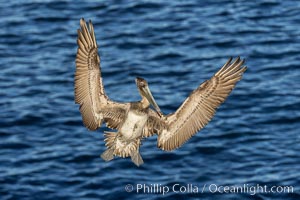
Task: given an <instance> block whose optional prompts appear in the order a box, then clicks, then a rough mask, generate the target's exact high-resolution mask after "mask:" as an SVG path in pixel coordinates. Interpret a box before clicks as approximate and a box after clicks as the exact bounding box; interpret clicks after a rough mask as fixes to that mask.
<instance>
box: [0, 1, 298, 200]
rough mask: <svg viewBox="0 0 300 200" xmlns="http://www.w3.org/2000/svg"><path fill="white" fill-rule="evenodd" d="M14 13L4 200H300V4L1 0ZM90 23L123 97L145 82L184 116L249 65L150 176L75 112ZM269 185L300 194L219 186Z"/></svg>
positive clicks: (4, 49)
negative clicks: (84, 26) (196, 97)
mask: <svg viewBox="0 0 300 200" xmlns="http://www.w3.org/2000/svg"><path fill="white" fill-rule="evenodd" d="M0 17H1V18H0V27H1V28H0V61H1V62H0V108H1V112H0V199H3V200H9V199H11V200H12V199H21V200H24V199H25V200H26V199H30V200H31V199H37V200H42V199H43V200H44V199H49V200H50V199H51V200H53V199H55V200H58V199H63V200H68V199H83V200H90V199H158V198H170V199H183V198H199V199H300V155H299V152H300V134H299V129H300V123H299V122H300V109H299V108H300V2H299V1H293V0H286V1H280V0H277V1H276V0H262V1H246V0H245V1H243V0H238V1H226V0H224V1H223V0H222V1H221V0H217V1H214V0H211V1H197V0H186V1H159V0H153V1H80V2H79V1H71V0H66V1H60V0H56V1H55V0H53V1H51V0H47V1H44V0H32V1H30V0H27V1H25V0H22V1H16V0H14V1H5V2H4V1H1V3H0ZM81 17H84V18H85V19H92V20H93V23H94V28H95V32H96V37H97V41H98V44H99V51H100V55H101V65H102V76H103V79H104V84H105V88H106V92H107V94H108V96H109V97H110V98H111V99H113V100H116V101H121V102H126V101H138V100H139V98H140V96H139V94H138V91H137V89H136V86H135V82H134V79H135V77H136V76H141V77H143V78H145V79H146V80H147V81H148V82H149V85H150V88H151V90H152V93H153V94H154V96H155V98H156V99H157V102H158V104H159V105H160V107H161V108H162V111H163V112H164V113H171V112H174V111H175V110H176V109H177V108H178V106H180V104H181V103H182V102H183V101H184V99H185V98H186V97H187V96H188V95H189V94H190V92H191V91H192V90H193V89H195V88H197V86H198V85H199V84H200V83H202V82H203V81H204V80H206V79H209V78H210V77H211V76H212V75H213V73H214V72H216V71H217V70H218V69H219V67H221V66H222V65H223V64H224V63H225V62H226V60H227V59H228V58H229V57H230V56H233V57H236V56H241V57H242V58H245V59H246V64H247V66H248V70H247V71H246V73H245V75H244V77H243V79H242V81H240V82H239V83H238V85H237V87H236V88H235V89H234V91H233V93H232V94H231V95H230V97H229V98H228V99H227V100H226V102H225V103H224V104H223V105H222V106H221V107H220V109H219V110H218V112H217V114H216V116H215V117H214V119H213V120H212V121H211V123H210V124H209V125H208V126H206V127H205V128H204V129H203V130H202V131H201V132H199V133H198V134H196V135H195V136H194V137H193V138H192V139H190V140H189V141H188V142H187V143H186V144H184V145H183V146H182V147H181V148H179V149H177V150H175V151H173V152H163V151H161V150H160V149H158V148H157V147H156V139H157V138H156V137H152V138H149V139H146V140H144V141H143V145H142V147H141V154H142V156H143V158H144V161H145V164H144V165H142V166H141V167H136V166H135V165H134V164H133V163H132V162H131V161H130V159H129V158H128V159H121V158H117V159H115V160H113V161H111V162H107V163H106V162H104V161H103V160H102V159H101V158H100V157H99V155H100V154H101V153H102V152H103V151H104V150H105V146H104V141H103V131H104V130H107V129H106V128H105V127H102V128H100V129H98V130H97V131H96V132H90V131H88V130H87V129H86V128H85V127H84V126H83V124H82V120H81V115H80V113H79V110H78V105H76V104H75V103H74V92H73V89H74V71H75V56H76V49H77V44H76V38H77V33H76V31H77V29H78V28H79V20H80V18H81ZM127 184H131V185H132V188H131V189H133V191H132V192H126V190H125V186H126V185H127ZM143 184H145V187H144V185H143ZM155 184H157V186H158V188H162V187H163V186H166V187H168V188H169V189H170V191H169V192H168V193H165V194H164V195H163V194H162V193H161V192H159V191H158V192H157V191H156V192H155V191H153V189H154V188H155V187H154V186H155ZM175 184H179V186H180V187H181V186H183V189H182V190H184V188H186V191H185V192H178V189H179V188H177V189H176V190H177V191H172V187H173V186H174V185H175ZM191 184H192V185H193V186H195V187H198V188H199V191H198V193H196V192H193V191H192V192H191V191H188V189H187V188H188V187H189V186H188V185H191ZM247 184H248V185H247ZM257 184H259V185H262V186H264V185H266V186H267V187H268V188H269V189H270V187H272V186H282V187H283V186H292V187H293V192H286V191H285V192H274V193H272V192H270V193H268V192H259V193H257V194H253V193H251V192H249V191H248V192H238V193H232V192H231V193H220V192H213V191H210V190H209V187H210V186H211V185H218V186H243V185H245V186H247V187H248V186H249V187H250V186H256V185H257ZM141 185H142V186H143V187H144V189H145V190H143V189H141V190H138V189H137V187H140V186H141ZM146 186H148V189H147V188H146ZM204 186H205V188H204ZM128 187H129V188H130V187H131V186H130V185H129V186H128ZM176 187H177V186H176ZM195 187H194V188H195ZM203 188H204V190H203V191H202V189H203ZM127 189H128V188H127ZM150 189H152V192H151V191H150ZM210 189H213V188H210Z"/></svg>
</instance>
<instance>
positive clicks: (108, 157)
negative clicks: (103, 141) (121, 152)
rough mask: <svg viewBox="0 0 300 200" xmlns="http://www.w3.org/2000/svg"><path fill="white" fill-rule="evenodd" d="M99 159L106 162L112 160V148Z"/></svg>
mask: <svg viewBox="0 0 300 200" xmlns="http://www.w3.org/2000/svg"><path fill="white" fill-rule="evenodd" d="M101 158H102V159H103V160H105V161H106V162H108V161H111V160H112V159H114V150H113V149H112V148H109V149H107V150H106V151H104V152H103V153H102V154H101Z"/></svg>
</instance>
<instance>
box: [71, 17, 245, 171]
mask: <svg viewBox="0 0 300 200" xmlns="http://www.w3.org/2000/svg"><path fill="white" fill-rule="evenodd" d="M80 27H81V29H79V30H78V40H77V43H78V51H77V57H76V73H75V102H76V103H78V104H80V112H81V114H82V119H83V123H84V125H85V126H86V127H87V128H88V129H89V130H96V129H97V128H99V127H100V126H101V125H102V123H103V122H105V123H106V125H107V126H108V127H109V128H112V129H117V130H118V131H117V132H106V133H105V142H106V146H107V148H108V149H107V150H106V151H105V152H104V153H103V154H102V158H103V159H104V160H106V161H108V160H111V159H113V158H114V156H120V157H128V156H131V158H132V161H133V162H134V163H135V164H136V165H140V164H142V163H143V160H142V158H141V156H140V154H139V147H140V145H141V139H142V138H145V137H149V136H152V135H154V134H157V135H158V147H159V148H161V149H162V150H166V151H171V150H173V149H176V148H178V147H180V146H181V145H182V144H183V143H184V142H186V141H187V140H188V139H189V138H191V137H192V136H193V135H194V134H196V133H197V132H198V131H199V130H200V129H202V128H203V127H204V126H205V125H206V124H207V123H208V122H209V121H210V120H211V119H212V118H213V116H214V114H215V112H216V109H217V108H218V107H219V106H220V104H221V103H223V102H224V101H225V99H226V98H227V96H228V95H229V94H230V92H231V91H232V89H233V88H234V86H235V85H236V83H237V82H238V81H239V80H240V79H241V78H242V74H243V73H244V71H245V70H246V67H243V65H244V60H241V59H240V58H237V59H236V60H235V61H233V62H232V59H231V58H230V59H229V60H228V61H227V62H226V63H225V64H224V66H223V67H222V68H221V69H220V70H219V71H218V72H217V73H215V74H214V75H213V76H212V78H211V79H210V80H207V81H205V82H203V83H202V84H201V85H200V86H199V87H198V88H197V89H196V90H194V91H193V92H192V93H191V94H190V96H189V97H188V98H187V99H186V100H185V101H184V102H183V103H182V105H181V106H180V107H179V108H178V109H177V111H176V112H174V113H171V114H169V115H163V114H162V113H161V111H160V109H159V107H158V105H157V104H156V102H155V100H154V98H153V96H152V94H151V92H150V90H149V87H148V84H147V82H146V81H145V80H144V79H142V78H137V79H136V84H137V87H138V89H139V92H140V95H141V96H142V100H141V101H139V102H131V103H118V102H115V101H112V100H110V99H109V98H108V97H107V96H106V94H105V91H104V87H103V83H102V77H101V70H100V57H99V55H98V47H97V43H96V38H95V34H94V28H93V25H92V23H91V22H89V27H87V25H86V22H85V21H84V20H83V19H81V20H80ZM150 105H152V106H153V107H154V109H155V111H154V110H152V109H151V108H149V107H150Z"/></svg>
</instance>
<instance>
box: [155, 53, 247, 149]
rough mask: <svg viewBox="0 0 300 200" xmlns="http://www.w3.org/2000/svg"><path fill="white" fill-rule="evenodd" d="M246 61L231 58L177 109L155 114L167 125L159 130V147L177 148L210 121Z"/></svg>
mask: <svg viewBox="0 0 300 200" xmlns="http://www.w3.org/2000/svg"><path fill="white" fill-rule="evenodd" d="M243 64H244V60H240V58H237V59H236V60H235V61H234V62H232V63H231V59H229V60H228V61H227V63H226V64H224V66H223V67H222V68H221V69H220V70H219V71H218V72H217V73H216V74H215V75H214V76H213V77H212V78H211V79H210V80H207V81H205V82H203V83H202V84H201V85H200V86H199V87H198V88H197V89H196V90H194V91H193V92H192V93H191V95H190V96H189V97H188V98H187V99H186V100H185V101H184V102H183V103H182V105H181V106H180V107H179V108H178V110H177V111H176V112H175V113H173V114H170V115H167V116H166V117H165V118H161V119H159V118H157V117H155V118H154V119H156V121H161V122H164V124H165V126H166V128H164V129H159V130H158V131H157V133H158V147H160V148H162V149H163V150H166V151H170V150H173V149H176V148H178V147H180V146H181V145H182V144H183V143H184V142H186V141H187V140H188V139H189V138H191V137H192V136H193V135H194V134H196V133H197V132H198V131H199V130H200V129H202V128H203V127H204V126H205V125H206V124H208V122H209V121H210V120H211V119H212V118H213V116H214V114H215V112H216V109H217V108H218V107H219V106H220V104H221V103H223V102H224V101H225V99H226V98H227V96H228V95H229V94H230V92H231V91H232V89H233V88H234V86H235V84H236V83H237V82H238V81H239V80H240V79H241V78H242V75H243V72H244V71H245V70H246V67H242V66H243ZM157 123H158V122H156V123H152V124H157ZM152 127H153V126H152ZM156 127H157V126H156Z"/></svg>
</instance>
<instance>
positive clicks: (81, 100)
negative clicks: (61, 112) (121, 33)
mask: <svg viewBox="0 0 300 200" xmlns="http://www.w3.org/2000/svg"><path fill="white" fill-rule="evenodd" d="M77 44H78V50H77V56H76V72H75V103H77V104H80V112H81V115H82V120H83V123H84V125H85V126H86V127H87V128H88V129H89V130H96V129H97V128H98V127H100V126H101V125H102V122H103V121H105V122H106V123H107V124H108V125H110V126H111V127H118V126H119V124H120V123H121V122H122V119H123V118H124V117H125V114H126V111H127V109H128V108H129V104H123V103H117V102H114V101H111V100H110V99H109V98H108V97H107V96H106V94H105V91H104V87H103V83H102V78H101V70H100V57H99V54H98V47H97V42H96V38H95V33H94V28H93V24H92V22H91V21H89V26H88V27H87V25H86V22H85V21H84V19H81V20H80V29H78V39H77ZM124 113H125V114H124Z"/></svg>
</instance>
